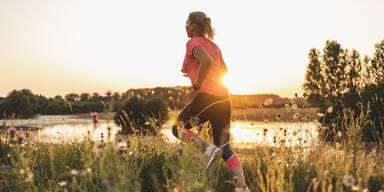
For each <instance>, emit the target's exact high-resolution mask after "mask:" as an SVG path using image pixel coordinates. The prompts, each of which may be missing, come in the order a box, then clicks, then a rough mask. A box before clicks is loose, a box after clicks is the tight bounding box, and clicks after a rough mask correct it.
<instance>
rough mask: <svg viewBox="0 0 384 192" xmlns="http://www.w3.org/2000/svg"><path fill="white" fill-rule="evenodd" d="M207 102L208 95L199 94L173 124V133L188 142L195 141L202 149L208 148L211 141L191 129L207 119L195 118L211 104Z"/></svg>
mask: <svg viewBox="0 0 384 192" xmlns="http://www.w3.org/2000/svg"><path fill="white" fill-rule="evenodd" d="M207 102H208V101H207V100H206V96H205V95H202V94H199V95H198V96H197V97H196V98H195V99H194V100H193V101H191V102H190V103H189V104H188V105H187V106H186V107H185V108H184V109H183V110H182V111H181V112H180V114H179V115H178V117H177V118H176V120H175V122H174V123H173V125H172V133H173V135H174V136H175V137H177V138H178V139H180V140H182V141H184V142H186V143H190V142H191V143H193V144H194V145H195V146H196V147H197V148H199V149H201V150H202V151H205V150H206V149H207V147H208V146H209V143H208V142H207V141H205V140H204V139H202V138H201V137H200V136H199V135H197V134H195V133H194V132H193V131H191V129H192V127H193V126H199V124H200V122H202V121H204V120H205V119H200V117H197V119H195V118H196V115H197V114H198V113H199V112H200V111H201V110H203V109H204V107H206V106H207V105H208V104H209V103H208V104H207Z"/></svg>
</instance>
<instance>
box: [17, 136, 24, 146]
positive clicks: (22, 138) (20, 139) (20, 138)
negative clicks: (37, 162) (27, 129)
mask: <svg viewBox="0 0 384 192" xmlns="http://www.w3.org/2000/svg"><path fill="white" fill-rule="evenodd" d="M23 140H24V136H22V135H19V136H17V141H19V144H21V143H22V142H23Z"/></svg>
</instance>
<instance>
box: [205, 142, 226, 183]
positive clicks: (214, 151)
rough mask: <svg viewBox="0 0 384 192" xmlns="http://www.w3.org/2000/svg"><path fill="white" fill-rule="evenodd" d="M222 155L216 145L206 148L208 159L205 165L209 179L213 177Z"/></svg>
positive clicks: (221, 151)
mask: <svg viewBox="0 0 384 192" xmlns="http://www.w3.org/2000/svg"><path fill="white" fill-rule="evenodd" d="M222 153H223V150H221V148H220V147H217V146H216V145H210V146H209V147H208V148H207V151H206V154H207V155H208V157H209V161H208V164H207V168H206V170H207V175H208V176H209V177H213V176H214V174H215V171H216V168H217V164H218V162H219V160H220V158H221V155H222Z"/></svg>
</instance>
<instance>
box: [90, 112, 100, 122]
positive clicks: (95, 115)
mask: <svg viewBox="0 0 384 192" xmlns="http://www.w3.org/2000/svg"><path fill="white" fill-rule="evenodd" d="M91 117H92V120H93V123H97V121H98V120H99V114H98V113H97V112H93V113H91Z"/></svg>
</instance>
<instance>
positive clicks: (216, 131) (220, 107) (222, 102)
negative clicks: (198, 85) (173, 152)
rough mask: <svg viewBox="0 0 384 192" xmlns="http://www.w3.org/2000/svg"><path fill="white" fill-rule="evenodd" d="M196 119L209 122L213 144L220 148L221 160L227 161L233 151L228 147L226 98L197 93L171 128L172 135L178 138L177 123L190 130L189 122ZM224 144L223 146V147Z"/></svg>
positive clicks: (229, 115) (228, 119)
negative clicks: (221, 151)
mask: <svg viewBox="0 0 384 192" xmlns="http://www.w3.org/2000/svg"><path fill="white" fill-rule="evenodd" d="M194 117H198V118H199V122H198V125H199V124H200V123H205V122H207V121H209V123H210V124H211V127H212V135H213V143H214V144H215V145H216V146H218V147H222V149H223V159H224V160H228V159H229V158H230V157H231V156H232V155H233V151H232V149H231V147H230V145H229V143H228V142H229V138H230V125H231V103H230V101H229V98H228V96H215V95H210V94H207V93H199V94H198V95H197V96H196V97H195V98H194V99H193V100H192V101H191V102H190V103H189V104H188V105H187V106H186V107H185V108H184V109H183V110H182V111H181V113H180V114H179V116H178V117H177V119H176V121H175V122H174V123H173V126H172V133H173V135H174V136H175V137H178V129H179V127H180V126H179V122H180V121H183V122H185V124H184V128H186V129H191V128H192V125H191V122H192V121H190V120H191V119H192V118H194ZM224 144H225V146H223V145H224Z"/></svg>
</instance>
